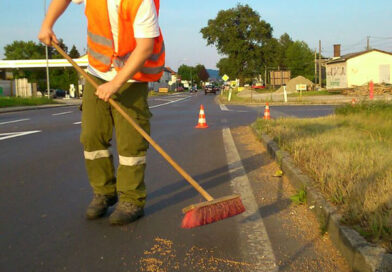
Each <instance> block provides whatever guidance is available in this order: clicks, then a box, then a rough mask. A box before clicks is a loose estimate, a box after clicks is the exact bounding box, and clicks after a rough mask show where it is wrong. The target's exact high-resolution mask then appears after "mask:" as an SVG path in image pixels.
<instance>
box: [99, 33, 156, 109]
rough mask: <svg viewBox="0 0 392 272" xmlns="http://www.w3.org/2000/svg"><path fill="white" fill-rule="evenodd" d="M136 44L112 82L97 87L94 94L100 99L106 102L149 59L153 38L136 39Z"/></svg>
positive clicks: (152, 48)
mask: <svg viewBox="0 0 392 272" xmlns="http://www.w3.org/2000/svg"><path fill="white" fill-rule="evenodd" d="M136 43H137V45H136V48H135V50H133V52H132V54H131V55H130V56H129V58H128V60H127V61H126V63H125V65H124V67H123V68H122V69H121V70H120V71H119V72H118V73H117V75H116V76H115V77H114V78H113V80H111V81H109V82H107V83H104V84H102V85H100V86H99V87H98V89H97V91H96V93H95V94H96V95H97V96H98V97H99V98H100V99H102V100H104V101H106V102H107V101H108V100H109V98H110V96H111V95H112V94H114V93H115V92H117V91H118V90H119V89H120V87H121V86H122V85H123V84H124V83H125V82H127V81H128V80H129V79H130V78H132V77H133V76H134V75H135V74H136V73H137V72H139V71H140V70H141V69H142V67H143V65H144V63H145V62H146V60H147V59H149V58H150V57H151V55H152V53H153V50H154V38H142V39H141V38H136Z"/></svg>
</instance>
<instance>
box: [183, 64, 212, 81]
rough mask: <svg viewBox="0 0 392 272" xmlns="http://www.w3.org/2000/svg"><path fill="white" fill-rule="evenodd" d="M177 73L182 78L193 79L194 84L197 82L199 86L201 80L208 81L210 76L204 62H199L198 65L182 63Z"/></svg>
mask: <svg viewBox="0 0 392 272" xmlns="http://www.w3.org/2000/svg"><path fill="white" fill-rule="evenodd" d="M177 74H179V75H180V77H181V80H188V81H191V82H193V84H197V85H198V86H201V82H202V81H203V82H206V81H207V80H208V78H209V74H208V72H207V70H206V68H205V67H204V65H202V64H198V65H196V66H188V65H185V64H182V65H181V66H180V67H178V72H177Z"/></svg>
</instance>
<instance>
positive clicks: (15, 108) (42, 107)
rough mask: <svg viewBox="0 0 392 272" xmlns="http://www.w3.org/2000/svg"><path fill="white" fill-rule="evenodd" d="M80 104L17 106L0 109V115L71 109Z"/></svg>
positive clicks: (80, 101) (79, 102)
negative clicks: (51, 109)
mask: <svg viewBox="0 0 392 272" xmlns="http://www.w3.org/2000/svg"><path fill="white" fill-rule="evenodd" d="M81 103H82V100H79V101H78V102H77V103H76V102H75V103H65V104H46V105H40V106H20V107H19V106H18V107H5V108H0V114H2V113H7V112H17V111H26V110H41V109H49V108H62V107H72V106H79V105H80V104H81Z"/></svg>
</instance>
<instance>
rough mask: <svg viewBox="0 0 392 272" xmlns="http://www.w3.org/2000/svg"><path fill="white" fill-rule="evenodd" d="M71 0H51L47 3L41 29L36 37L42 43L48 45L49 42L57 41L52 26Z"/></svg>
mask: <svg viewBox="0 0 392 272" xmlns="http://www.w3.org/2000/svg"><path fill="white" fill-rule="evenodd" d="M70 2H71V0H52V2H51V3H50V5H49V8H48V13H47V14H46V16H45V19H44V21H43V22H42V26H41V30H40V32H39V34H38V39H39V40H40V41H41V42H43V43H44V44H46V45H48V46H50V45H51V42H52V41H53V42H55V43H57V44H58V43H59V41H58V40H57V38H56V35H55V34H54V32H53V30H52V28H53V25H54V23H55V22H56V20H57V19H58V18H59V17H60V15H61V14H63V12H64V11H65V10H66V9H67V7H68V5H69V3H70Z"/></svg>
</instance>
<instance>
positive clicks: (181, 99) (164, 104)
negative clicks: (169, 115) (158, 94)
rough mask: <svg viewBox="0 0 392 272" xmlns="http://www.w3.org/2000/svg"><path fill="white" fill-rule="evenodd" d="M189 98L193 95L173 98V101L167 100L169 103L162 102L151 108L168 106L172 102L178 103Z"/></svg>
mask: <svg viewBox="0 0 392 272" xmlns="http://www.w3.org/2000/svg"><path fill="white" fill-rule="evenodd" d="M188 98H191V97H190V96H187V97H184V98H180V99H177V100H173V101H170V102H167V103H162V104H159V105H155V106H151V107H150V109H153V108H158V107H162V106H166V105H169V104H172V103H176V102H180V101H183V100H185V99H188Z"/></svg>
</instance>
